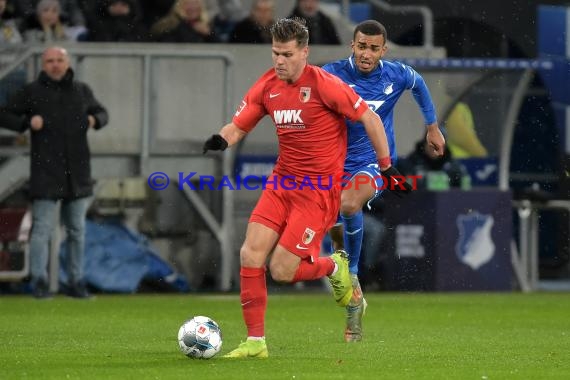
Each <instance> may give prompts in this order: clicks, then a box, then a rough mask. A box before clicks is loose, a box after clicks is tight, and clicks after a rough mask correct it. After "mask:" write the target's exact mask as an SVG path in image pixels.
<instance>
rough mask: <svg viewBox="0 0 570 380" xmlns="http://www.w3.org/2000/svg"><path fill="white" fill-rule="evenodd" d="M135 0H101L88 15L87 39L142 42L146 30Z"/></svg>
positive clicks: (145, 38) (144, 38) (144, 39)
mask: <svg viewBox="0 0 570 380" xmlns="http://www.w3.org/2000/svg"><path fill="white" fill-rule="evenodd" d="M135 1H136V0H103V1H102V2H101V3H100V6H99V7H98V9H97V10H96V11H95V12H94V13H93V14H92V15H90V16H89V17H88V19H87V25H88V36H87V39H88V40H89V41H101V42H109V41H113V42H144V41H146V40H147V39H148V32H147V30H146V28H145V26H144V24H143V23H142V19H141V17H139V14H138V10H137V7H136V4H135Z"/></svg>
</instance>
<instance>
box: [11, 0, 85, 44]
mask: <svg viewBox="0 0 570 380" xmlns="http://www.w3.org/2000/svg"><path fill="white" fill-rule="evenodd" d="M60 12H61V6H60V4H59V1H58V0H41V1H40V2H39V3H38V5H37V7H36V14H35V15H33V16H32V17H29V18H28V19H27V20H26V21H25V23H24V25H23V26H22V28H23V30H24V41H25V42H31V43H37V42H42V43H52V42H59V41H78V40H82V39H84V38H85V35H86V33H87V29H86V28H85V27H84V26H68V25H66V24H64V23H63V22H62V20H61V13H60Z"/></svg>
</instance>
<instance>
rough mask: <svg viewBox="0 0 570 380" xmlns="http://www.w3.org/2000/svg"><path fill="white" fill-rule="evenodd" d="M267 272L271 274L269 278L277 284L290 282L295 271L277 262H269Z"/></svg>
mask: <svg viewBox="0 0 570 380" xmlns="http://www.w3.org/2000/svg"><path fill="white" fill-rule="evenodd" d="M269 271H270V272H271V278H272V279H273V280H274V281H277V282H285V283H288V282H291V281H293V278H294V277H295V271H294V270H291V268H288V267H287V266H286V265H283V264H281V263H278V262H271V263H270V264H269Z"/></svg>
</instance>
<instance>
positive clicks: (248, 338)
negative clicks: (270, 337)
mask: <svg viewBox="0 0 570 380" xmlns="http://www.w3.org/2000/svg"><path fill="white" fill-rule="evenodd" d="M264 339H265V337H264V336H248V337H247V340H264Z"/></svg>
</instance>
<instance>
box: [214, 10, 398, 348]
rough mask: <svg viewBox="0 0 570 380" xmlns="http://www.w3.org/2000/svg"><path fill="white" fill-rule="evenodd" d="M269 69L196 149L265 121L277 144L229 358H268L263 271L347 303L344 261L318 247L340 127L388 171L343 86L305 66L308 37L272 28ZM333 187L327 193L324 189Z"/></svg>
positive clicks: (375, 131) (363, 112)
mask: <svg viewBox="0 0 570 380" xmlns="http://www.w3.org/2000/svg"><path fill="white" fill-rule="evenodd" d="M271 34H272V38H273V44H272V49H271V50H272V58H273V68H272V69H270V70H269V71H267V72H266V73H265V74H264V75H262V76H261V78H259V79H258V80H257V82H256V83H255V84H254V85H253V86H252V87H251V88H250V89H249V91H248V92H247V94H246V95H245V97H244V99H243V101H242V103H241V104H240V106H239V107H238V109H237V111H236V113H235V115H234V117H233V120H232V122H230V123H228V124H226V125H225V126H224V127H223V128H222V129H221V131H220V133H219V134H217V135H213V136H212V137H210V138H209V139H208V140H207V141H206V142H205V144H204V152H206V151H208V150H224V149H226V148H227V147H228V146H231V145H234V144H236V143H237V142H238V141H240V140H241V139H242V138H243V137H244V136H245V135H246V134H247V133H248V132H250V131H251V130H252V129H253V128H254V127H255V125H256V124H257V122H258V121H259V120H260V119H261V118H262V117H263V116H265V115H269V116H270V117H271V118H272V119H273V122H274V124H275V127H276V132H277V137H278V141H279V158H278V159H277V163H276V165H275V168H274V171H273V175H272V176H271V177H270V178H269V180H268V181H267V183H266V184H265V187H264V189H263V192H262V195H261V197H260V199H259V201H258V203H257V205H256V206H255V209H254V210H253V212H252V214H251V217H250V219H249V223H248V227H247V231H246V237H245V242H244V243H243V245H242V247H241V250H240V266H241V269H240V286H241V293H240V298H241V305H242V312H243V318H244V321H245V324H246V327H247V333H248V338H247V340H246V341H245V342H243V343H241V344H240V345H239V346H238V348H236V349H235V350H233V351H231V352H230V353H228V354H226V355H225V357H229V358H245V357H257V358H265V357H267V356H268V351H267V345H266V342H265V310H266V307H267V287H266V281H265V271H266V267H265V266H266V261H267V259H268V257H269V255H270V254H271V253H272V255H271V259H270V262H269V270H270V272H271V276H272V278H273V279H274V280H275V281H278V282H286V283H293V282H297V281H307V280H315V279H319V278H321V277H324V276H328V277H329V280H330V282H331V285H332V289H333V293H334V297H335V299H336V302H337V304H338V305H339V306H342V307H344V306H346V305H347V304H348V302H349V301H350V298H351V297H352V283H351V279H350V276H349V273H348V261H347V257H345V256H343V255H342V254H340V253H338V254H335V255H333V256H331V257H319V253H320V245H321V240H322V238H323V236H324V234H326V233H327V231H328V230H329V229H330V227H332V225H333V224H334V223H335V221H336V218H337V215H338V211H339V207H340V192H341V186H340V185H341V183H340V182H341V180H340V179H341V176H342V172H343V165H344V160H345V156H346V143H347V141H346V126H345V123H344V120H345V118H349V119H351V120H359V121H360V122H362V124H363V125H364V127H365V129H366V131H367V133H368V136H369V137H370V140H371V141H372V145H373V146H374V148H375V150H376V152H377V156H378V163H379V165H380V167H381V168H383V169H387V168H389V167H390V166H391V161H390V152H389V148H388V144H387V139H386V134H385V132H384V126H383V124H382V121H381V120H380V118H379V117H378V116H377V115H376V114H375V113H374V112H372V111H371V110H370V109H369V108H368V106H367V105H366V103H365V102H364V101H363V100H362V98H360V97H359V96H358V95H357V94H356V93H355V92H354V91H353V90H352V89H351V88H350V87H349V86H348V85H346V84H345V83H343V82H342V81H341V80H340V79H338V78H337V77H335V76H333V75H330V74H328V73H326V72H325V71H323V70H321V69H320V68H319V67H316V66H312V65H309V64H308V63H307V57H308V54H309V46H308V40H309V33H308V30H307V28H306V27H305V24H304V21H302V20H300V19H281V20H279V21H278V22H276V23H275V24H274V25H273V27H272V28H271ZM331 178H332V179H333V181H332V184H331V183H329V182H327V181H330V179H331Z"/></svg>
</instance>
